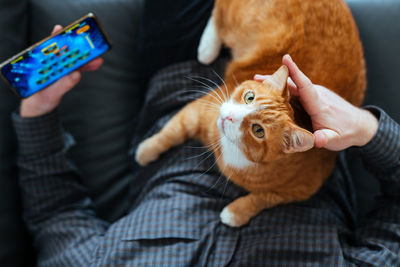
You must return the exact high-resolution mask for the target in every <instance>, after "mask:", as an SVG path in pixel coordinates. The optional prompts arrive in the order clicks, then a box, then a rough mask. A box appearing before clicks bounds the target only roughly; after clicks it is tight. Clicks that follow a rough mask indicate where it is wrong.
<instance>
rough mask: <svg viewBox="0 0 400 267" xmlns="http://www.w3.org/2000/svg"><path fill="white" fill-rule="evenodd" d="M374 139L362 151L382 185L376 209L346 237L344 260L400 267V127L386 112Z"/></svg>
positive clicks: (374, 110)
mask: <svg viewBox="0 0 400 267" xmlns="http://www.w3.org/2000/svg"><path fill="white" fill-rule="evenodd" d="M367 109H368V110H369V111H371V112H372V113H373V114H374V115H375V116H376V117H377V118H378V119H379V127H378V131H377V133H376V135H375V136H374V137H373V139H372V140H371V141H370V142H369V143H368V144H367V145H365V146H364V147H362V148H360V149H359V152H360V155H361V157H362V159H363V161H364V165H365V167H366V169H367V170H368V171H369V172H371V173H372V174H374V175H375V177H376V178H377V179H378V180H379V182H380V183H381V189H382V194H381V196H380V197H379V199H378V204H377V206H376V207H375V209H374V210H373V211H372V212H371V213H369V214H368V215H367V216H366V218H363V219H362V221H361V222H360V224H359V226H358V227H357V228H356V229H355V230H354V232H350V233H349V234H348V235H343V236H342V244H343V248H344V256H345V258H347V259H348V260H349V261H350V262H352V263H354V264H355V265H357V266H400V126H399V124H398V123H396V122H395V121H394V120H392V119H391V118H390V117H389V116H388V115H387V114H386V113H385V112H384V111H383V110H381V109H379V108H377V107H372V106H370V107H367Z"/></svg>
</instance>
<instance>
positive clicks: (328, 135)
mask: <svg viewBox="0 0 400 267" xmlns="http://www.w3.org/2000/svg"><path fill="white" fill-rule="evenodd" d="M314 137H315V140H314V144H315V147H317V148H322V147H324V148H327V149H330V150H340V148H339V149H335V147H336V146H335V143H336V142H337V140H338V139H339V138H340V135H339V134H338V133H337V132H335V131H332V130H330V129H322V130H317V131H315V132H314Z"/></svg>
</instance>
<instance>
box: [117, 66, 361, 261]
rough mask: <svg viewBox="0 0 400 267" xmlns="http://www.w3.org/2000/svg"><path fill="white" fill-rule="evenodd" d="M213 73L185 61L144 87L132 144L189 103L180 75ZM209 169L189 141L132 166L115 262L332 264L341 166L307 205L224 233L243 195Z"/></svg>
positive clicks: (345, 198)
mask: <svg viewBox="0 0 400 267" xmlns="http://www.w3.org/2000/svg"><path fill="white" fill-rule="evenodd" d="M214 69H215V70H216V71H217V72H219V73H222V71H223V69H224V62H223V60H222V61H219V62H217V63H216V64H214V65H213V66H211V68H210V67H205V66H201V65H200V64H199V63H196V62H194V61H192V62H185V63H180V64H178V65H174V66H170V67H167V68H166V69H163V70H162V71H161V72H159V73H158V74H157V75H156V76H155V77H154V78H153V79H152V81H151V82H150V83H149V90H148V92H147V97H146V103H144V109H143V112H142V117H141V120H142V121H141V122H139V124H138V129H137V132H138V135H139V136H141V138H139V139H137V140H135V141H134V142H133V143H134V145H135V144H136V145H137V144H138V142H140V139H142V138H144V137H146V136H149V135H151V134H154V133H155V132H157V131H158V130H160V129H161V127H162V126H163V125H164V124H165V123H166V122H167V121H168V120H169V119H170V118H171V117H172V115H173V114H174V113H175V112H176V111H177V110H179V108H180V107H181V106H183V105H184V104H186V103H187V102H188V101H190V100H192V98H193V96H194V95H191V94H190V91H189V90H190V89H191V88H192V87H193V86H196V85H198V84H196V83H194V82H193V81H191V80H190V79H187V78H185V76H201V77H205V78H209V79H212V80H214V81H216V82H218V80H217V79H218V78H217V77H216V76H215V74H214V71H213V70H214ZM196 96H197V97H199V95H196ZM133 151H134V149H133ZM343 156H344V154H343V155H341V160H340V162H344V159H343V158H342V157H343ZM133 158H134V157H133V155H132V159H133ZM214 162H215V160H214V156H213V155H212V154H211V153H208V152H207V150H206V148H205V147H204V144H201V143H199V142H197V141H194V140H189V141H188V142H186V143H185V144H183V145H181V146H178V147H175V148H173V149H171V150H170V151H167V152H166V153H165V154H163V155H161V157H160V158H159V159H158V160H157V161H155V162H153V163H151V164H150V165H148V166H146V167H144V168H138V167H137V166H136V168H134V170H135V176H134V178H133V180H132V185H131V195H132V205H131V210H130V213H129V215H128V216H126V217H125V218H123V219H122V220H120V221H119V222H118V223H117V224H116V225H114V226H112V228H119V227H121V228H122V229H124V226H125V229H126V228H128V229H130V230H129V231H128V232H125V233H122V234H121V236H120V237H119V238H116V239H114V241H113V242H116V244H115V246H114V248H115V250H113V253H114V256H115V258H118V257H121V256H123V255H125V254H126V255H125V256H126V257H131V258H132V261H133V262H134V263H140V264H145V265H146V264H148V265H151V264H155V265H158V264H165V263H166V262H168V263H171V264H174V263H175V264H176V265H193V264H199V265H203V264H206V263H208V264H210V265H212V264H223V263H227V262H232V263H235V264H240V263H243V264H245V263H246V264H248V263H262V262H264V263H265V262H280V263H282V261H285V260H287V261H288V262H290V261H297V260H299V259H301V260H302V261H304V260H307V259H309V261H310V262H312V261H318V262H319V263H323V262H324V261H329V262H332V259H335V258H337V257H338V255H339V254H340V243H339V240H340V237H339V235H340V234H341V233H345V232H346V231H347V230H346V229H348V227H350V226H352V224H354V223H355V218H354V216H353V214H355V212H354V210H353V209H354V201H353V195H352V184H351V179H350V176H349V175H346V170H345V169H346V166H343V164H340V167H339V168H336V169H335V173H334V175H333V176H332V177H331V178H330V179H328V180H327V182H326V183H325V185H324V186H323V188H322V189H321V190H320V191H319V192H318V193H317V194H316V195H315V196H314V197H312V198H311V199H310V200H309V201H306V202H303V203H294V204H289V205H284V206H278V207H275V208H272V209H269V210H265V211H263V212H262V213H261V214H259V215H258V216H257V217H255V218H253V219H252V220H251V221H250V223H249V224H248V225H246V226H244V227H242V228H230V227H228V226H225V225H223V224H222V223H221V222H220V218H219V214H220V212H221V211H222V209H223V208H224V207H225V206H226V205H227V204H229V203H230V202H231V201H233V200H234V199H236V198H237V197H239V196H242V195H245V194H246V191H245V190H244V189H242V188H239V187H238V186H236V185H234V184H233V183H231V182H230V181H228V180H227V179H226V178H225V177H223V176H221V175H220V172H219V171H218V169H217V167H216V166H215V164H214ZM127 225H128V226H129V227H127ZM111 231H112V230H111ZM319 243H321V245H319ZM124 253H125V254H124ZM129 255H130V256H129Z"/></svg>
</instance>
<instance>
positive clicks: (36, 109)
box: [20, 99, 57, 118]
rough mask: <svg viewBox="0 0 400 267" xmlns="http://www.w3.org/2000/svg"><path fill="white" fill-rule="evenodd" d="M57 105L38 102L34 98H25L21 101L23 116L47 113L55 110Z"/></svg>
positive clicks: (36, 115)
mask: <svg viewBox="0 0 400 267" xmlns="http://www.w3.org/2000/svg"><path fill="white" fill-rule="evenodd" d="M56 107H57V105H55V104H51V103H36V102H35V101H32V99H25V100H22V102H21V108H20V116H21V117H22V118H33V117H39V116H42V115H45V114H47V113H50V112H51V111H53V110H54V109H55V108H56Z"/></svg>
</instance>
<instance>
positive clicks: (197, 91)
mask: <svg viewBox="0 0 400 267" xmlns="http://www.w3.org/2000/svg"><path fill="white" fill-rule="evenodd" d="M186 92H193V93H204V94H207V93H205V92H202V91H200V90H193V89H191V90H186ZM209 95H210V96H211V97H212V98H214V99H215V101H217V103H219V104H220V105H222V103H221V101H220V100H219V99H218V98H216V97H215V96H214V95H211V94H209ZM189 98H192V99H193V100H197V99H199V98H196V97H192V96H189ZM199 100H200V101H205V100H204V99H199ZM207 103H209V104H215V105H217V104H216V103H213V102H211V101H210V102H207ZM217 106H218V105H217Z"/></svg>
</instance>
